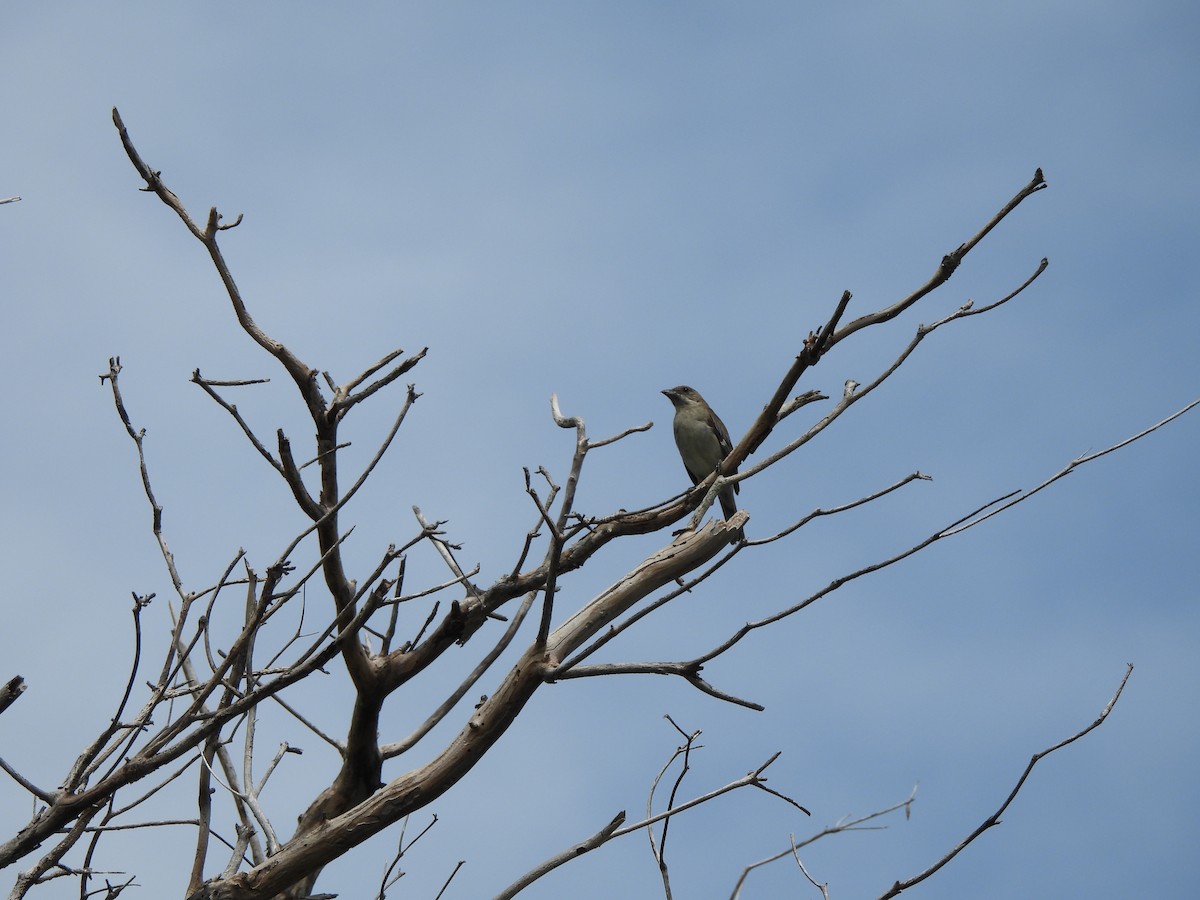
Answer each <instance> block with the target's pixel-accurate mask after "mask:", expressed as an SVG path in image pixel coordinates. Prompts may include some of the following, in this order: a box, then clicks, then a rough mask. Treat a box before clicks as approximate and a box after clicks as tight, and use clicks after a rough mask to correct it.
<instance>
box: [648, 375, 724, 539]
mask: <svg viewBox="0 0 1200 900" xmlns="http://www.w3.org/2000/svg"><path fill="white" fill-rule="evenodd" d="M663 394H664V395H665V396H666V398H667V399H668V400H670V401H671V403H672V404H673V405H674V407H675V422H674V429H675V446H676V447H678V448H679V456H680V458H681V459H682V460H683V467H684V468H685V469H686V470H687V473H688V477H689V478H691V479H692V484H699V483H700V482H701V481H703V480H704V479H705V478H707V477H708V476H709V475H711V474H712V473H713V470H715V469H716V468H717V466H718V465H720V463H721V460H723V459H724V458H725V457H726V456H728V455H729V452H730V451H731V450H732V449H733V443H732V442H731V441H730V440H729V429H728V428H726V427H725V423H724V422H722V421H721V419H720V417H719V416H718V415H717V414H716V413H715V412H713V409H712V407H711V406H709V405H708V403H706V402H705V400H704V398H703V397H701V396H700V393H699V392H698V391H697V390H695V388H690V387H688V386H687V385H685V384H681V385H679V386H678V387H673V388H667V389H666V390H665V391H663ZM737 489H738V486H737V484H732V485H729V486H728V487H725V488H723V489H722V490H721V493H720V494H719V495H718V496H719V498H720V501H721V512H722V513H723V514H724V516H725V518H726V519H728V518H729V517H730V516H732V515H733V514H734V513H735V512H737V503H736V502H735V501H734V499H733V495H734V493H736V492H737Z"/></svg>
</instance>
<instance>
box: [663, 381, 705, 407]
mask: <svg viewBox="0 0 1200 900" xmlns="http://www.w3.org/2000/svg"><path fill="white" fill-rule="evenodd" d="M663 394H664V396H666V398H667V399H668V400H670V401H671V402H672V403H673V404H674V405H675V408H676V409H681V408H682V407H684V406H687V405H689V404H691V403H703V402H704V401H703V400H702V399H701V398H700V395H699V394H698V393H696V391H695V390H694V389H693V388H690V387H688V386H687V385H686V384H681V385H679V387H673V388H667V389H666V390H665V391H663Z"/></svg>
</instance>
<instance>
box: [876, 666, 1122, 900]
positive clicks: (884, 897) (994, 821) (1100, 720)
mask: <svg viewBox="0 0 1200 900" xmlns="http://www.w3.org/2000/svg"><path fill="white" fill-rule="evenodd" d="M1132 674H1133V664H1132V663H1130V664H1128V665H1127V666H1126V667H1125V677H1124V678H1122V679H1121V683H1120V684H1119V685H1118V686H1117V692H1116V693H1115V694H1113V695H1112V699H1111V700H1109V701H1108V703H1107V704H1106V705H1105V707H1104V709H1103V710H1101V711H1100V715H1099V716H1097V717H1096V720H1095V721H1094V722H1092V724H1091V725H1088V726H1087V727H1086V728H1084V729H1082V730H1081V731H1077V732H1075V734H1073V735H1071V736H1070V737H1068V738H1065V739H1063V740H1061V741H1059V742H1058V743H1057V744H1055V745H1053V746H1052V747H1047V748H1046V749H1045V750H1041V751H1039V752H1037V753H1035V754H1033V756H1032V757H1031V758H1030V760H1029V764H1028V765H1027V766H1025V771H1023V772H1022V773H1021V777H1020V778H1018V779H1017V783H1016V785H1015V786H1014V787H1013V789H1012V791H1011V792H1010V793H1009V795H1008V797H1007V798H1005V800H1004V802H1003V803H1001V804H1000V808H999V809H997V810H996V811H995V812H994V813H992V814H991V815H990V816H988V817H987V818H986V819H984V820H983V823H982V824H981V825H980V826H979V827H978V828H976V829H975V830H974V831H972V832H971V833H970V834H969V835H967V836H966V837H965V838H963V839H962V840H961V841H960V842H959V843H958V846H956V847H955V848H954V849H953V850H951V851H950V852H949V853H947V854H946V855H945V856H943V857H942V858H941V859H939V860H938V861H937V862H935V863H934V864H933V865H932V866H930V867H929V868H928V869H926V870H925V871H924V872H920V873H918V874H917V875H914V876H913V877H912V878H908V879H905V880H904V881H897V882H896V883H895V884H893V885H892V886H891V887H890V888H889V889H888V890H886V891H885V892H884V893H882V894H880V895H879V900H888V898H890V897H895V896H896V895H897V894H899V893H900V892H902V891H906V890H908V889H909V888H910V887H912V886H913V885H915V884H920V883H921V882H922V881H924V880H925V879H926V878H928V877H929V876H930V875H932V874H934V873H935V872H936V871H937V870H938V869H940V868H941V867H942V866H944V865H946V863H948V862H950V860H952V859H954V857H956V856H958V854H959V853H961V852H962V851H963V850H964V849H965V848H966V847H967V845H968V844H970V843H971V842H972V841H973V840H975V838H977V837H979V836H980V835H981V834H983V833H984V832H985V831H987V830H988V829H989V828H991V827H993V826H995V825H999V824H1000V817H1001V816H1002V815H1004V811H1005V810H1006V809H1008V807H1009V806H1010V805H1011V804H1012V802H1013V801H1014V800H1015V799H1017V794H1018V793H1019V792H1020V790H1021V788H1022V787H1024V786H1025V780H1026V779H1027V778H1029V773H1030V772H1032V771H1033V767H1034V766H1036V765H1037V764H1038V762H1040V761H1041V760H1042V759H1044V758H1045V757H1047V756H1049V755H1050V754H1051V753H1053V752H1054V751H1055V750H1060V749H1062V748H1063V747H1065V746H1067V744H1070V743H1073V742H1074V741H1077V740H1079V739H1080V738H1081V737H1083V736H1084V735H1085V734H1088V733H1089V732H1091V731H1094V730H1095V729H1097V728H1099V727H1100V726H1101V725H1102V724H1104V721H1105V719H1107V718H1108V714H1109V713H1110V712H1112V710H1113V707H1114V706H1116V705H1117V701H1118V700H1119V699H1120V698H1121V692H1122V691H1123V690H1125V685H1126V683H1127V682H1128V681H1129V676H1130V675H1132Z"/></svg>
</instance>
